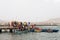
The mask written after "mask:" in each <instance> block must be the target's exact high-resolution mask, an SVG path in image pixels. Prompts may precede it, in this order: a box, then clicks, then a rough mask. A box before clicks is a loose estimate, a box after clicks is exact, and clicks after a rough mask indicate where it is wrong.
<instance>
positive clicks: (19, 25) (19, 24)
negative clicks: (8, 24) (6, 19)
mask: <svg viewBox="0 0 60 40" xmlns="http://www.w3.org/2000/svg"><path fill="white" fill-rule="evenodd" d="M18 29H19V30H20V31H22V30H23V25H22V22H19V23H18Z"/></svg>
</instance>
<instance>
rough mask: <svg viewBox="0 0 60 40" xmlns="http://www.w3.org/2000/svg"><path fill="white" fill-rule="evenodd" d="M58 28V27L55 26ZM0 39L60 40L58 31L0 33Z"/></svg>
mask: <svg viewBox="0 0 60 40" xmlns="http://www.w3.org/2000/svg"><path fill="white" fill-rule="evenodd" d="M55 28H57V29H58V27H55ZM0 40H60V32H58V33H44V32H41V33H25V34H21V35H19V34H14V33H0Z"/></svg>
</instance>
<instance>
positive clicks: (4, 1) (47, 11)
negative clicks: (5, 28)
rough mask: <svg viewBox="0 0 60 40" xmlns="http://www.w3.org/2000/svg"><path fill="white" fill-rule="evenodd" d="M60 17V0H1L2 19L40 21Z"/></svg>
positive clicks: (0, 11)
mask: <svg viewBox="0 0 60 40" xmlns="http://www.w3.org/2000/svg"><path fill="white" fill-rule="evenodd" d="M51 18H60V0H0V20H6V21H12V20H17V21H30V22H40V21H46V20H48V19H51Z"/></svg>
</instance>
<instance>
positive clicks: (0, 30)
mask: <svg viewBox="0 0 60 40" xmlns="http://www.w3.org/2000/svg"><path fill="white" fill-rule="evenodd" d="M8 29H9V30H10V32H13V31H12V30H15V29H18V27H12V26H0V33H1V32H2V30H8Z"/></svg>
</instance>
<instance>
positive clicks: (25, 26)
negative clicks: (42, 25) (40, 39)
mask: <svg viewBox="0 0 60 40" xmlns="http://www.w3.org/2000/svg"><path fill="white" fill-rule="evenodd" d="M23 25H24V30H27V29H28V25H27V22H24V23H23Z"/></svg>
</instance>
